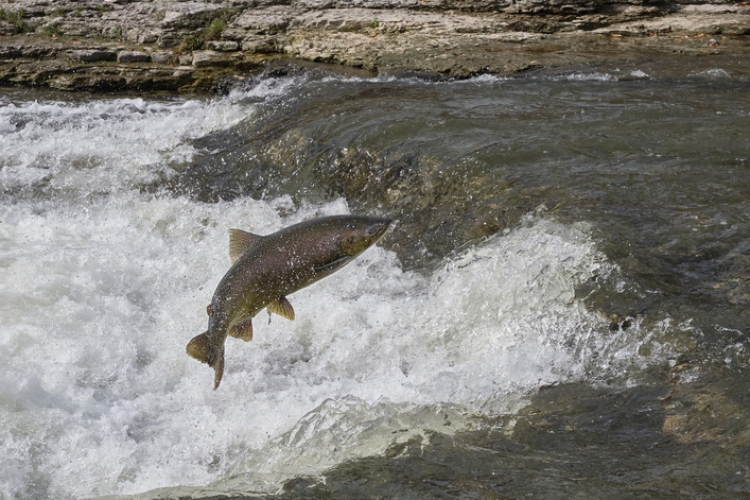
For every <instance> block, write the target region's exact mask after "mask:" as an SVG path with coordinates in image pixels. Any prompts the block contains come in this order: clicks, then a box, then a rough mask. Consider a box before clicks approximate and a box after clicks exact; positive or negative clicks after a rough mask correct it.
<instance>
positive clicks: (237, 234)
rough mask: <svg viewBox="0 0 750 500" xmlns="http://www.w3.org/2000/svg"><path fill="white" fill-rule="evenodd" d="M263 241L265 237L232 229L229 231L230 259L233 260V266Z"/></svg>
mask: <svg viewBox="0 0 750 500" xmlns="http://www.w3.org/2000/svg"><path fill="white" fill-rule="evenodd" d="M262 239H263V236H258V235H257V234H253V233H248V232H247V231H243V230H242V229H230V230H229V258H230V259H232V264H234V263H235V262H237V261H238V260H240V257H242V254H243V253H245V251H246V250H247V249H248V248H250V247H251V246H253V245H255V244H256V243H257V242H259V241H260V240H262Z"/></svg>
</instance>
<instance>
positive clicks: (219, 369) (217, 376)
mask: <svg viewBox="0 0 750 500" xmlns="http://www.w3.org/2000/svg"><path fill="white" fill-rule="evenodd" d="M223 376H224V349H223V348H222V349H221V353H219V356H218V358H217V359H216V362H215V363H214V390H216V389H218V388H219V384H220V383H221V377H223Z"/></svg>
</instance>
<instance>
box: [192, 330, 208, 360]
mask: <svg viewBox="0 0 750 500" xmlns="http://www.w3.org/2000/svg"><path fill="white" fill-rule="evenodd" d="M210 351H211V349H210V348H209V346H208V332H203V333H201V334H200V335H196V336H195V337H193V339H192V340H191V341H190V342H188V345H187V353H188V354H189V355H190V356H191V357H193V358H195V359H197V360H198V361H201V362H203V363H208V356H209V354H210ZM209 364H210V363H209Z"/></svg>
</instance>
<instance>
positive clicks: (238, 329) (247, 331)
mask: <svg viewBox="0 0 750 500" xmlns="http://www.w3.org/2000/svg"><path fill="white" fill-rule="evenodd" d="M229 335H231V336H232V337H234V338H236V339H240V340H244V341H245V342H249V341H251V340H253V318H252V317H248V318H245V319H243V320H241V321H238V322H237V323H235V324H233V325H232V326H231V327H229Z"/></svg>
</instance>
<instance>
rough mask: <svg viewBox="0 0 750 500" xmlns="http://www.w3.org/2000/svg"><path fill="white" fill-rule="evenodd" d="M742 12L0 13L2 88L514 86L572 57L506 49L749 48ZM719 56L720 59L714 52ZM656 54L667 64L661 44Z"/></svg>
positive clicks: (375, 8) (279, 3)
mask: <svg viewBox="0 0 750 500" xmlns="http://www.w3.org/2000/svg"><path fill="white" fill-rule="evenodd" d="M745 4H746V2H739V3H735V2H734V1H733V0H704V1H698V0H657V1H655V2H654V1H652V0H598V1H591V0H351V1H344V0H231V1H230V0H226V1H216V0H214V1H212V2H198V1H192V2H191V1H188V2H182V1H174V0H150V1H146V0H144V1H137V0H134V1H115V2H104V3H102V2H100V1H88V0H84V1H72V0H61V1H56V2H49V1H47V0H23V1H19V0H16V1H14V2H7V1H6V2H2V1H0V85H32V84H33V85H43V86H44V85H50V86H51V83H50V84H48V83H46V82H48V81H51V80H54V79H58V80H59V79H60V78H61V77H60V71H64V72H67V71H68V70H69V69H70V68H71V67H72V66H76V73H77V74H78V75H79V77H80V75H81V74H83V73H86V74H88V76H89V77H92V78H94V76H95V75H99V76H98V78H103V79H104V80H102V82H101V85H99V84H94V85H93V89H94V90H96V89H105V88H107V89H109V88H116V89H117V90H126V89H128V88H131V87H128V85H129V83H128V82H140V76H139V75H142V74H143V72H144V71H151V72H152V73H153V69H154V68H153V67H154V66H160V67H161V68H162V71H161V73H163V74H164V75H169V74H176V73H175V72H174V71H171V68H172V66H173V65H180V66H190V67H191V68H192V69H193V71H192V72H191V73H189V75H190V76H189V77H187V78H186V76H185V73H184V71H182V70H181V71H180V72H179V77H174V78H173V81H172V82H171V83H169V82H168V80H169V79H170V77H168V76H164V77H163V78H164V80H161V81H160V83H159V84H158V85H156V86H157V87H158V88H159V89H161V90H181V89H182V90H190V91H194V90H201V89H205V88H210V87H211V86H212V85H213V84H214V83H213V82H215V81H216V80H217V79H220V78H223V76H224V74H226V73H231V72H233V71H234V72H237V71H247V70H248V69H253V68H257V67H260V66H262V65H263V64H265V63H266V62H267V61H269V60H273V59H274V58H279V57H284V58H288V57H290V56H291V57H292V58H295V59H301V60H305V61H314V62H325V63H334V64H341V65H346V66H351V67H355V68H362V69H365V70H368V71H374V72H389V71H396V72H398V71H418V72H430V73H438V74H443V75H446V76H451V77H467V76H471V75H474V74H478V73H487V72H490V73H503V72H505V73H512V72H515V71H520V70H525V69H528V68H530V67H538V66H539V65H540V64H541V65H544V64H555V65H561V64H565V63H566V62H570V58H569V55H570V54H566V55H558V56H555V57H552V56H549V55H548V56H544V57H539V56H529V57H526V58H523V57H521V58H519V57H518V55H517V54H515V53H514V52H515V51H514V50H512V49H511V50H508V49H509V48H510V47H509V45H508V44H512V43H516V44H518V43H521V44H526V45H529V44H537V45H539V46H540V47H541V48H540V49H539V50H537V52H538V53H547V52H550V53H552V52H555V51H552V50H549V51H547V50H545V49H544V47H543V46H544V45H545V44H546V45H550V41H549V39H547V41H543V40H544V39H543V38H542V37H541V35H554V36H566V35H570V34H579V35H582V36H598V37H607V36H611V35H614V36H628V35H630V36H646V35H657V34H658V35H662V36H665V37H667V38H668V37H670V36H671V37H673V38H676V36H677V34H680V35H684V34H693V33H710V34H712V35H729V36H744V35H747V34H750V7H748V6H747V5H745ZM555 43H557V42H556V41H553V42H552V45H554V44H555ZM562 43H563V44H565V43H566V42H565V41H564V40H563V41H562ZM672 48H674V51H675V52H678V51H684V48H683V47H672ZM710 48H711V49H712V50H713V49H717V48H718V45H714V46H711V47H710ZM701 49H703V50H706V48H705V47H701ZM728 49H729V47H728V46H726V45H724V46H722V47H721V48H720V49H719V50H725V51H726V50H728ZM664 50H670V47H669V44H668V43H667V44H666V45H665V48H664ZM557 53H558V54H560V53H561V51H559V50H558V51H557ZM108 64H116V65H118V72H115V73H118V74H119V75H121V76H122V77H120V76H118V82H112V81H108V80H106V78H107V77H106V76H105V75H107V74H109V73H110V72H109V71H107V70H105V69H104V68H103V67H102V65H108ZM90 65H98V66H97V67H95V68H94V67H91V66H90ZM112 74H114V73H112ZM79 79H80V78H75V79H73V80H76V81H78V80H79ZM94 79H95V78H94ZM86 81H87V82H89V83H88V84H87V87H86V90H91V89H92V87H91V82H92V80H91V78H87V79H86ZM123 85H125V87H124V88H123V87H122V86H123ZM70 88H75V86H73V87H70ZM139 89H141V88H140V87H139ZM141 90H142V89H141Z"/></svg>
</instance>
